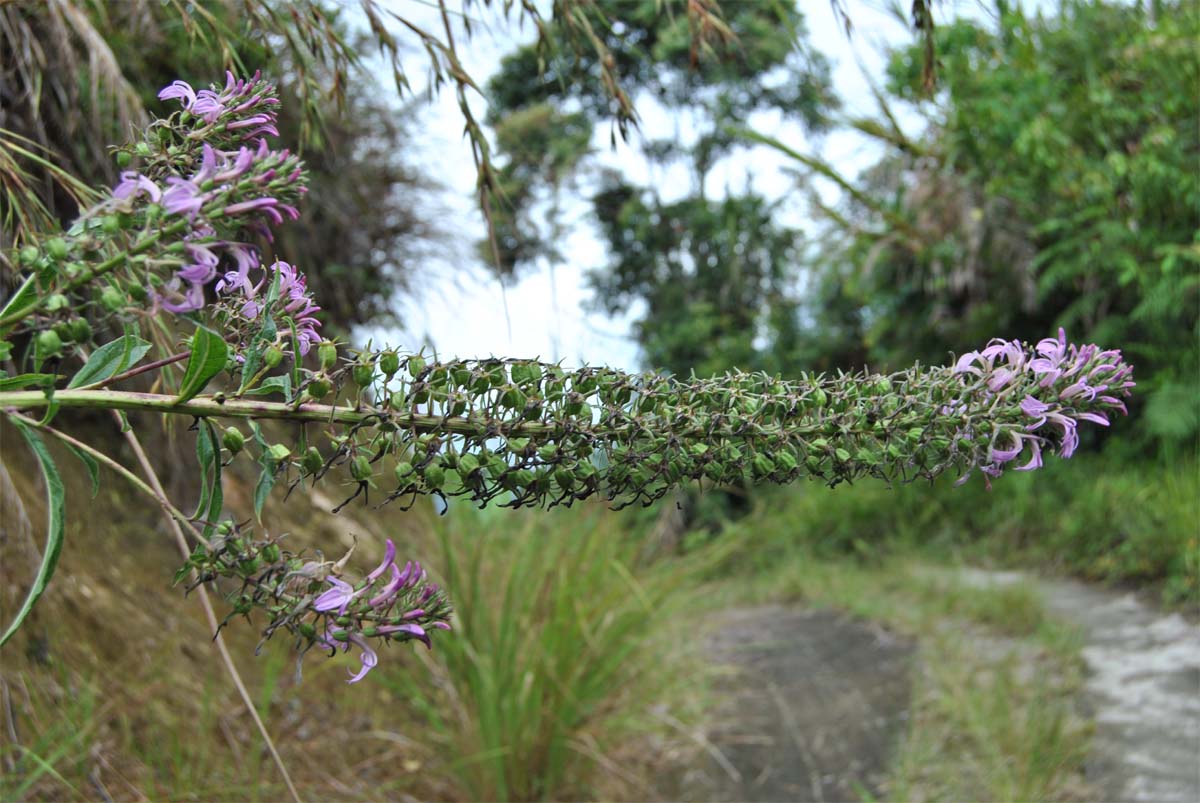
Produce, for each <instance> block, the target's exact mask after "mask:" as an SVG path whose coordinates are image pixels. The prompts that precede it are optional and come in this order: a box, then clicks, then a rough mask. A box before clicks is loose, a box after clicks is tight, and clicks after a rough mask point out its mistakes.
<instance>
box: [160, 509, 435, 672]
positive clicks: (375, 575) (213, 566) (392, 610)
mask: <svg viewBox="0 0 1200 803" xmlns="http://www.w3.org/2000/svg"><path fill="white" fill-rule="evenodd" d="M343 562H344V559H343V561H339V562H338V563H333V562H327V561H313V560H305V559H304V557H303V555H295V554H293V553H291V552H289V551H287V550H286V549H284V548H282V547H281V546H280V544H279V542H278V541H277V540H273V539H266V540H253V539H250V538H248V537H247V536H246V535H245V534H244V533H243V532H241V531H240V530H239V529H238V528H237V527H236V526H234V525H233V524H232V523H231V522H225V523H224V524H222V525H221V526H220V527H218V529H217V534H216V535H215V536H213V537H212V538H211V539H210V540H209V542H208V545H207V547H205V546H197V547H196V549H195V550H194V551H193V552H192V555H191V557H190V558H189V559H188V561H187V562H186V563H185V564H184V565H183V566H182V567H181V568H180V569H179V571H178V572H177V573H176V575H175V581H176V582H177V583H178V582H180V581H182V580H184V579H186V578H187V577H189V576H191V575H192V573H193V572H195V574H196V577H197V580H196V581H195V584H199V583H214V584H215V583H219V582H220V581H230V580H232V581H234V583H236V584H237V588H235V589H233V590H232V591H229V592H228V593H227V594H226V598H227V599H228V601H229V603H230V604H231V606H232V610H231V611H230V613H229V615H228V616H227V617H226V619H225V622H228V621H229V619H231V618H232V617H234V616H237V615H243V616H247V617H249V615H250V613H251V612H252V611H253V610H255V609H260V610H262V611H264V612H265V613H266V614H267V615H268V616H269V617H270V621H269V622H268V623H267V626H266V628H265V629H264V630H263V641H264V642H265V641H266V640H267V639H270V638H271V637H272V636H273V635H274V634H275V633H276V632H278V631H279V630H280V629H283V630H286V631H287V632H289V633H291V634H292V635H293V636H294V637H295V638H296V645H297V648H298V649H299V650H300V651H301V652H302V653H304V652H307V651H308V650H310V649H312V648H313V647H317V648H320V649H329V650H331V651H332V652H336V651H337V650H339V649H340V650H342V651H348V650H349V649H350V648H351V647H352V646H353V647H356V648H358V657H359V660H360V663H361V668H360V669H359V671H358V672H356V673H352V676H351V678H350V681H349V682H351V683H354V682H357V681H359V680H361V679H362V678H363V677H365V676H366V674H367V672H369V671H370V670H371V669H372V668H373V667H374V666H376V665H377V664H378V662H379V655H378V653H377V652H376V650H375V648H374V647H373V646H372V642H377V643H378V642H383V643H390V642H400V643H403V642H406V641H419V642H421V643H423V644H424V645H425V646H426V647H430V648H431V647H432V646H433V642H432V640H431V639H430V634H431V633H432V632H433V631H435V630H449V629H450V625H449V623H448V621H447V620H448V619H449V618H450V614H451V607H450V603H449V601H448V600H447V598H446V595H445V593H444V592H442V591H441V590H440V589H439V588H438V586H437V585H436V584H433V583H428V582H427V581H426V573H425V571H424V570H423V569H422V568H421V565H420V564H419V563H414V562H412V561H409V562H408V563H406V564H405V565H404V567H403V568H401V567H400V566H399V565H398V564H397V563H396V546H395V544H394V543H393V542H392V541H391V540H390V539H389V540H388V541H387V548H386V552H385V555H384V559H383V562H382V563H380V564H379V566H377V567H376V568H375V569H374V570H372V571H371V573H370V574H368V575H367V576H366V577H365V578H363V579H362V580H360V581H358V582H354V583H351V582H348V581H347V580H346V579H344V578H343V576H341V572H342V568H341V563H343ZM192 587H194V585H193V586H192ZM222 625H224V623H222Z"/></svg>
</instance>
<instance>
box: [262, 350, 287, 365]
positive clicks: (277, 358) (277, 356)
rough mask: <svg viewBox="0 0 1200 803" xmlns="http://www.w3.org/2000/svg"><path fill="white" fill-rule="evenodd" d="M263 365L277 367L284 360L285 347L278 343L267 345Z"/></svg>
mask: <svg viewBox="0 0 1200 803" xmlns="http://www.w3.org/2000/svg"><path fill="white" fill-rule="evenodd" d="M262 361H263V365H265V366H267V367H268V368H276V367H278V366H279V363H281V362H283V349H281V348H279V346H276V345H270V346H267V348H266V350H265V351H263V355H262Z"/></svg>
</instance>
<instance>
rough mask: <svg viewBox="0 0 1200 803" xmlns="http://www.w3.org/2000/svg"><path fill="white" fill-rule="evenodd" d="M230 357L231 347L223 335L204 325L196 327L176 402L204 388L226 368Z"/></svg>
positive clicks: (193, 395) (192, 396)
mask: <svg viewBox="0 0 1200 803" xmlns="http://www.w3.org/2000/svg"><path fill="white" fill-rule="evenodd" d="M228 357H229V347H228V346H226V345H225V339H224V338H223V337H221V336H220V335H218V334H217V333H216V332H214V331H212V330H211V329H206V328H204V327H203V326H198V327H196V334H194V335H192V356H191V357H189V358H188V364H187V370H186V371H185V372H184V374H183V382H182V383H181V384H180V386H179V396H178V397H177V398H176V399H175V401H176V403H179V404H182V403H183V402H186V401H190V400H191V399H192V398H194V397H195V396H196V395H197V394H198V393H200V391H202V390H204V388H205V386H206V385H208V382H209V380H211V379H212V378H213V377H214V376H216V375H217V374H219V373H220V372H221V370H222V369H224V368H225V361H226V360H227V359H228Z"/></svg>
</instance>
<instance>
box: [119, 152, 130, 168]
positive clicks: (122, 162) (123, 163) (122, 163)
mask: <svg viewBox="0 0 1200 803" xmlns="http://www.w3.org/2000/svg"><path fill="white" fill-rule="evenodd" d="M116 157H117V167H119V168H120V169H122V170H124V169H125V168H127V167H129V164H130V163H131V162H132V161H133V154H131V153H130V152H129V151H117V153H116Z"/></svg>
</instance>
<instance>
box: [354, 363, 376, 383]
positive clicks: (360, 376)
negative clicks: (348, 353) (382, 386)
mask: <svg viewBox="0 0 1200 803" xmlns="http://www.w3.org/2000/svg"><path fill="white" fill-rule="evenodd" d="M350 378H351V379H353V380H354V384H356V385H358V386H359V387H360V388H366V387H370V386H371V384H372V383H373V382H374V381H375V366H373V365H368V364H366V363H361V362H360V363H355V364H354V367H353V368H352V369H350Z"/></svg>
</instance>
